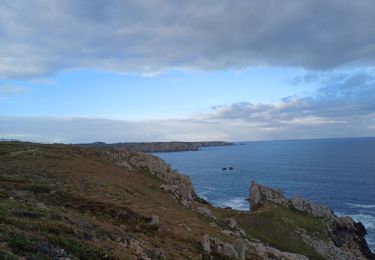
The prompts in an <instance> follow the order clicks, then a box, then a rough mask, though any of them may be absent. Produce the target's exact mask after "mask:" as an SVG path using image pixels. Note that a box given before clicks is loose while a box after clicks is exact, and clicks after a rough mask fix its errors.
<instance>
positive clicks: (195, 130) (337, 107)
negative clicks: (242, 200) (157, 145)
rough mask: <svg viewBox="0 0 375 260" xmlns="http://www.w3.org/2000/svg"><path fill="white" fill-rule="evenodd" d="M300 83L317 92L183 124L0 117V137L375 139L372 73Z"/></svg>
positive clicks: (243, 105)
mask: <svg viewBox="0 0 375 260" xmlns="http://www.w3.org/2000/svg"><path fill="white" fill-rule="evenodd" d="M301 78H302V79H307V80H308V81H309V82H314V84H318V86H319V88H318V90H317V91H315V92H313V93H310V94H303V95H296V96H292V97H285V98H283V99H281V100H279V101H278V102H275V103H271V104H265V103H257V104H253V103H250V102H240V103H234V104H228V105H219V106H215V107H212V108H211V110H209V112H206V113H199V114H194V115H191V116H190V117H187V118H184V119H173V118H171V119H163V120H144V121H123V120H112V119H100V118H78V117H10V116H8V117H6V116H0V134H2V136H4V138H18V139H21V140H30V141H38V142H40V141H41V142H65V143H82V142H94V141H105V142H125V141H138V142H140V141H176V140H177V141H202V140H229V141H233V140H234V141H236V140H237V141H239V140H272V139H306V138H328V137H359V136H375V75H374V74H373V73H370V72H366V71H362V72H356V73H350V74H341V73H324V74H321V73H317V74H316V75H312V74H310V76H306V77H305V76H302V77H301ZM311 79H314V80H313V81H312V80H311Z"/></svg>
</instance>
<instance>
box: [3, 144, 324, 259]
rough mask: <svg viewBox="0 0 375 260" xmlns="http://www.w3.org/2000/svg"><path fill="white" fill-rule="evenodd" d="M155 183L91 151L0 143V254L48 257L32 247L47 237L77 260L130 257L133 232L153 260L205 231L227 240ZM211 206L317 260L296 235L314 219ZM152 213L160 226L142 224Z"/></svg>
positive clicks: (178, 252)
mask: <svg viewBox="0 0 375 260" xmlns="http://www.w3.org/2000/svg"><path fill="white" fill-rule="evenodd" d="M160 185H161V182H160V180H159V179H157V178H155V177H154V176H152V175H151V174H149V173H148V172H147V171H138V172H131V171H129V170H127V169H125V168H123V167H120V166H117V165H115V164H113V163H111V162H109V161H106V160H104V159H103V158H101V152H100V151H99V150H96V149H88V148H87V149H86V148H79V147H71V146H64V145H36V144H25V143H0V258H9V259H12V256H15V255H18V256H29V257H34V258H35V259H43V257H45V258H47V257H48V255H47V253H46V252H44V251H43V250H41V249H40V246H38V245H40V244H41V243H43V242H47V241H49V243H50V245H52V246H54V247H58V248H63V249H65V251H66V252H68V253H69V254H71V255H74V256H75V257H77V258H79V259H95V258H99V257H103V256H108V258H113V259H128V258H135V257H136V256H135V254H134V250H130V249H129V248H127V247H124V246H122V244H121V243H122V241H124V240H125V239H126V238H129V237H136V238H138V239H141V240H143V241H144V242H145V244H146V247H147V248H149V249H150V250H149V252H148V255H149V256H153V257H154V258H156V257H157V256H156V253H155V250H154V249H155V248H160V249H161V250H162V252H163V253H164V255H166V256H167V257H168V258H172V259H188V258H190V259H197V258H198V257H199V254H201V253H202V248H201V246H200V240H201V238H202V235H203V234H204V233H208V234H210V236H213V237H217V238H219V239H221V240H224V241H228V242H233V240H234V238H230V237H227V236H225V235H224V234H223V233H222V232H221V231H222V230H221V228H225V229H229V227H228V226H226V224H224V223H223V222H222V221H221V220H220V218H219V220H218V222H217V224H218V227H215V226H212V225H210V222H212V220H210V219H209V218H206V217H204V216H201V215H199V214H197V213H195V212H193V211H191V210H189V209H187V208H185V207H183V206H182V205H181V204H180V203H178V202H176V201H175V199H173V197H172V196H170V195H169V194H168V193H166V192H165V191H163V190H161V189H160V188H159V186H160ZM210 208H211V209H212V210H213V212H214V213H215V214H216V215H217V216H221V217H228V216H234V217H235V218H236V219H237V220H238V222H239V223H240V224H241V226H242V227H243V228H244V229H245V231H246V232H247V233H248V234H249V235H250V236H251V237H254V238H258V239H261V240H262V241H264V242H266V243H268V244H270V245H272V246H275V247H277V248H279V249H281V250H285V251H290V252H298V253H305V254H307V255H309V256H310V257H312V259H319V255H317V254H316V253H315V252H314V251H312V249H311V248H310V247H308V246H307V245H305V244H303V243H302V242H301V241H300V239H299V238H298V237H297V235H296V232H295V230H296V226H300V227H303V228H305V229H306V230H308V231H309V233H315V234H316V235H317V236H324V232H323V231H322V230H323V224H322V223H321V222H319V221H318V220H316V219H311V218H310V217H308V216H306V215H301V214H300V213H297V212H292V211H289V210H285V209H280V208H273V207H269V208H267V209H265V210H264V211H262V212H259V213H255V214H254V213H251V214H250V213H243V212H242V213H241V212H237V211H234V210H224V209H217V208H212V207H210ZM152 214H156V215H158V216H159V218H160V225H158V226H151V225H149V224H148V222H149V220H150V219H149V218H150V216H151V215H152ZM285 219H289V222H288V221H285ZM290 220H291V221H290ZM180 224H186V225H188V227H189V228H187V227H186V225H180ZM286 237H287V238H288V239H285V238H286ZM249 254H251V250H250V252H249Z"/></svg>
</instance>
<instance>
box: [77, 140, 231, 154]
mask: <svg viewBox="0 0 375 260" xmlns="http://www.w3.org/2000/svg"><path fill="white" fill-rule="evenodd" d="M227 145H233V143H229V142H223V141H208V142H150V143H146V142H142V143H113V144H107V143H103V142H96V143H89V144H80V146H83V147H95V148H112V149H116V150H127V151H132V152H145V153H156V152H182V151H197V150H198V149H199V148H201V147H213V146H227Z"/></svg>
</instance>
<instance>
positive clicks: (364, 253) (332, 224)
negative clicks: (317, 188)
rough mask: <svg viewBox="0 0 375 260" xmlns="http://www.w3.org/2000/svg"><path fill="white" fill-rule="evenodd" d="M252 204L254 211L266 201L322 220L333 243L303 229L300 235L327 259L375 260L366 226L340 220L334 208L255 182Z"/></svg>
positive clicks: (349, 219) (251, 193)
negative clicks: (290, 196) (368, 241)
mask: <svg viewBox="0 0 375 260" xmlns="http://www.w3.org/2000/svg"><path fill="white" fill-rule="evenodd" d="M249 202H250V208H251V210H258V209H259V208H261V207H262V205H263V204H264V203H265V202H271V203H274V204H277V205H279V206H282V207H287V208H289V207H291V208H294V209H296V210H299V211H301V212H305V213H306V214H308V215H310V216H312V217H316V218H320V219H322V220H323V221H324V223H325V224H326V226H327V233H328V235H329V238H330V241H328V242H327V241H321V240H317V239H315V238H312V237H310V236H309V235H308V234H307V233H306V232H304V231H303V230H300V231H299V233H300V235H301V237H302V239H303V240H304V241H305V243H307V244H309V245H311V246H312V247H313V248H315V250H316V251H317V252H319V253H320V254H322V255H323V256H325V257H326V258H327V259H366V258H369V259H375V256H374V254H373V253H371V251H370V249H369V247H368V245H367V242H366V240H365V235H366V233H367V232H366V229H365V227H364V226H363V225H362V223H360V222H358V223H357V222H355V221H354V220H353V219H352V218H350V217H338V216H336V215H335V214H334V213H333V211H332V210H331V209H329V208H327V207H323V206H320V205H317V204H314V203H312V202H310V201H307V200H304V199H302V198H300V197H295V198H292V199H287V198H285V197H284V195H283V193H282V191H280V190H273V189H271V188H268V187H265V186H263V185H260V184H257V183H256V182H255V181H252V182H251V186H250V198H249Z"/></svg>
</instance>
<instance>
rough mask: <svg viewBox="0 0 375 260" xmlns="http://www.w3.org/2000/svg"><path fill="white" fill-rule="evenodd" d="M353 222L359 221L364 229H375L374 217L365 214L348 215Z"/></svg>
mask: <svg viewBox="0 0 375 260" xmlns="http://www.w3.org/2000/svg"><path fill="white" fill-rule="evenodd" d="M349 216H350V217H351V218H352V219H354V220H355V221H357V222H358V221H360V222H362V224H363V225H364V226H365V227H366V229H375V217H374V216H371V215H367V214H355V215H349Z"/></svg>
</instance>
